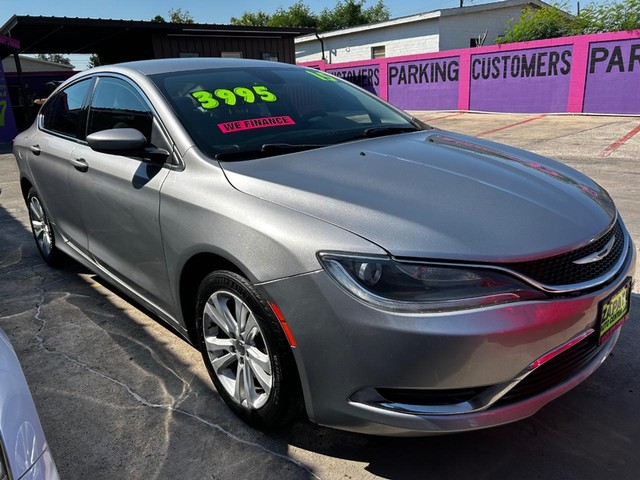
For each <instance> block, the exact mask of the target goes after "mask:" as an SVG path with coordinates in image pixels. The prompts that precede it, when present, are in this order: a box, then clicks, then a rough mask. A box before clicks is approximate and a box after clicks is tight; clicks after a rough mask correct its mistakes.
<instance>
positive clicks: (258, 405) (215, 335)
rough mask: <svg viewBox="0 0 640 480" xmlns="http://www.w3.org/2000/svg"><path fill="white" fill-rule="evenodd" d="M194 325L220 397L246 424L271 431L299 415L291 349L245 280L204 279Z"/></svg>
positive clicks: (224, 274) (222, 274)
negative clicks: (270, 429)
mask: <svg viewBox="0 0 640 480" xmlns="http://www.w3.org/2000/svg"><path fill="white" fill-rule="evenodd" d="M196 326H197V332H198V342H199V346H200V351H201V353H202V356H203V359H204V362H205V364H206V366H207V370H208V371H209V375H210V376H211V379H212V381H213V383H214V385H215V387H216V389H217V391H218V393H219V394H220V396H221V397H222V398H223V400H224V401H225V402H226V403H227V405H228V406H229V407H230V408H231V409H232V410H233V411H234V412H235V413H236V414H237V415H238V416H240V417H241V418H242V419H243V420H244V421H245V422H247V423H248V424H250V425H252V426H254V427H257V428H265V429H267V428H273V427H277V426H281V425H284V424H286V423H289V422H291V421H292V420H293V419H294V418H295V417H296V416H297V415H298V414H299V412H300V410H301V405H302V400H301V399H302V395H301V393H300V382H299V379H298V373H297V369H296V366H295V362H294V359H293V354H292V352H291V347H290V346H289V344H288V342H287V339H286V337H285V335H284V333H283V331H282V328H281V327H280V324H279V322H278V320H277V319H276V318H275V316H274V314H273V312H272V311H271V309H270V307H269V306H268V304H267V302H266V301H265V300H263V299H262V298H261V297H260V295H259V293H258V292H257V290H256V289H255V287H254V286H253V285H252V284H251V283H250V282H249V281H248V280H247V279H245V278H244V277H242V276H240V275H237V274H235V273H233V272H228V271H217V272H213V273H211V274H209V275H208V276H207V277H205V278H204V280H203V281H202V283H201V284H200V288H199V289H198V296H197V304H196Z"/></svg>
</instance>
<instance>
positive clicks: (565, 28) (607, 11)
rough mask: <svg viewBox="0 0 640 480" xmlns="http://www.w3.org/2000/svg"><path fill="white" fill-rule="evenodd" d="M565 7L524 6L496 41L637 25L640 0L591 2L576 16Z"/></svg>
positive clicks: (639, 14)
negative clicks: (570, 13) (567, 11)
mask: <svg viewBox="0 0 640 480" xmlns="http://www.w3.org/2000/svg"><path fill="white" fill-rule="evenodd" d="M566 8H567V4H566V3H559V4H555V5H550V6H547V7H543V8H538V9H536V8H527V9H525V10H523V12H522V15H520V18H518V19H517V20H516V19H511V20H509V22H507V27H506V30H505V35H504V36H503V37H499V38H497V39H496V41H495V43H510V42H524V41H527V40H541V39H544V38H556V37H565V36H569V35H582V34H587V33H602V32H618V31H621V30H637V29H640V0H615V1H608V2H605V3H594V2H592V3H590V4H589V5H587V6H586V7H584V8H583V9H582V10H581V11H580V13H579V14H578V15H576V16H571V15H569V14H568V13H566ZM563 10H564V11H563Z"/></svg>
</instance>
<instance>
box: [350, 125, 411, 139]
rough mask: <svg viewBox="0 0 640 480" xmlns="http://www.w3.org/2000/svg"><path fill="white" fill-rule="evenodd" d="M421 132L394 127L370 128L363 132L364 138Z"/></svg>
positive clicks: (409, 128) (408, 128)
mask: <svg viewBox="0 0 640 480" xmlns="http://www.w3.org/2000/svg"><path fill="white" fill-rule="evenodd" d="M418 130H420V129H419V128H417V127H413V126H412V127H393V126H380V127H370V128H367V129H365V130H363V132H362V136H363V137H367V138H373V137H383V136H384V135H394V134H396V133H408V132H417V131H418Z"/></svg>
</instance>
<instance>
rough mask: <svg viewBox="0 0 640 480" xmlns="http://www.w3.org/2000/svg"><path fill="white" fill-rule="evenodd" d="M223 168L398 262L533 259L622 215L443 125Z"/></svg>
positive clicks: (587, 192) (576, 179)
mask: <svg viewBox="0 0 640 480" xmlns="http://www.w3.org/2000/svg"><path fill="white" fill-rule="evenodd" d="M222 167H223V169H224V170H225V172H226V174H227V178H228V179H229V182H230V183H231V184H232V185H233V186H234V187H235V188H237V189H238V190H240V191H242V192H245V193H247V194H249V195H253V196H256V197H259V198H261V199H264V200H266V201H269V202H273V203H276V204H279V205H282V206H286V207H288V208H291V209H294V210H296V211H300V212H304V213H306V214H308V215H311V216H313V217H316V218H319V219H321V220H323V221H326V222H329V223H332V224H334V225H337V226H339V227H341V228H344V229H346V230H349V231H351V232H353V233H355V234H357V235H360V236H362V237H364V238H366V239H368V240H370V241H371V242H374V243H376V244H377V245H379V246H381V247H382V248H384V249H386V250H387V251H388V252H389V253H391V254H392V255H394V256H397V257H416V258H432V259H455V260H475V261H524V260H531V259H535V258H539V257H542V256H547V255H551V254H556V253H559V252H562V251H566V250H568V249H570V248H574V247H577V246H581V245H583V244H585V243H586V242H588V241H590V240H592V239H593V238H595V237H596V236H598V235H599V234H601V233H602V232H603V231H604V230H605V229H606V228H607V227H608V226H609V225H611V223H612V221H613V220H614V218H615V215H616V212H615V206H614V205H613V202H612V200H611V198H610V197H609V195H608V194H607V193H606V191H604V190H603V189H602V188H601V187H600V186H599V185H597V184H596V183H595V182H593V181H592V180H590V179H589V178H587V177H586V176H584V175H582V174H580V173H578V172H576V171H574V170H572V169H571V168H569V167H567V166H565V165H562V164H560V163H558V162H554V161H552V160H549V159H547V158H544V157H540V156H538V155H535V154H532V153H529V152H525V151H523V150H520V149H516V148H513V147H508V146H505V145H500V144H496V143H493V142H489V141H486V140H479V139H476V138H472V137H467V136H464V135H458V134H453V133H449V132H443V131H439V130H429V131H426V132H425V131H422V132H416V133H410V134H402V135H395V136H390V137H383V138H376V139H367V140H362V141H356V142H351V143H348V144H340V145H336V146H332V147H327V148H320V149H317V150H312V151H307V152H300V153H295V154H288V155H281V156H277V157H268V158H264V159H259V160H250V161H243V162H225V163H222Z"/></svg>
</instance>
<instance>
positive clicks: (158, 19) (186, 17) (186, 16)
mask: <svg viewBox="0 0 640 480" xmlns="http://www.w3.org/2000/svg"><path fill="white" fill-rule="evenodd" d="M151 21H152V22H153V23H167V21H166V20H165V19H164V17H163V16H162V15H156V16H155V17H153V18H152V19H151ZM169 21H170V22H171V23H194V20H193V17H192V16H191V14H190V13H189V10H184V11H183V10H182V9H181V8H173V9H171V10H169Z"/></svg>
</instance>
